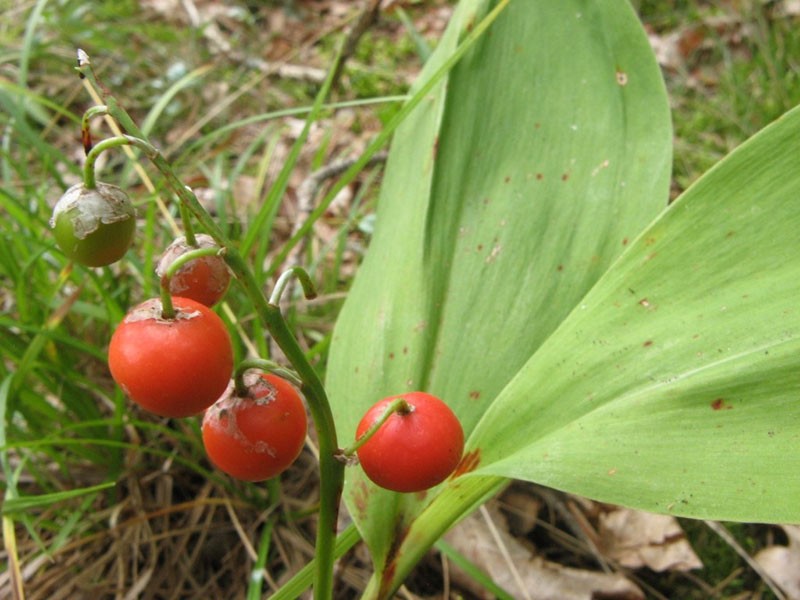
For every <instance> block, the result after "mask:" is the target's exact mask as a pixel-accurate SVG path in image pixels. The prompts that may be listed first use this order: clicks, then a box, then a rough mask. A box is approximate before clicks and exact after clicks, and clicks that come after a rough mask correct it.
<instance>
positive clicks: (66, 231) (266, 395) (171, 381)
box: [50, 107, 464, 492]
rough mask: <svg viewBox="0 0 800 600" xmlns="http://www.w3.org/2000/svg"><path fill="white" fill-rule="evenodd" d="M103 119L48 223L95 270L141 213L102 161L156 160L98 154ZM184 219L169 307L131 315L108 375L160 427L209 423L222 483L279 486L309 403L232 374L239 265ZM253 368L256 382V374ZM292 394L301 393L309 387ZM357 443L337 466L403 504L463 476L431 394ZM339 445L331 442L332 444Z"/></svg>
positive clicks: (166, 262) (148, 150)
mask: <svg viewBox="0 0 800 600" xmlns="http://www.w3.org/2000/svg"><path fill="white" fill-rule="evenodd" d="M104 110H105V107H96V108H95V109H90V111H87V116H86V117H84V129H83V139H84V144H85V148H86V151H87V159H86V165H85V166H84V181H83V183H80V184H77V185H75V186H73V187H71V188H70V189H69V190H67V191H66V193H65V194H64V195H63V196H62V197H61V199H60V200H59V201H58V202H57V203H56V205H55V208H54V210H53V216H52V219H51V222H50V223H51V227H52V229H53V234H54V237H55V239H56V243H57V244H58V247H59V248H60V249H61V251H62V252H63V253H64V254H65V255H66V256H67V257H68V258H69V259H71V260H73V261H75V262H77V263H80V264H83V265H86V266H89V267H103V266H107V265H110V264H112V263H114V262H117V261H119V260H120V259H121V258H122V257H123V256H124V255H125V253H126V252H127V251H128V249H129V248H130V247H131V245H132V243H133V240H134V236H135V229H136V211H135V209H134V206H133V204H132V202H131V201H130V199H129V198H128V195H127V194H126V193H125V191H123V190H122V189H121V188H119V187H117V186H114V185H110V184H107V183H100V182H97V181H96V180H95V174H94V163H95V161H96V159H97V156H98V154H99V153H100V152H102V151H104V150H106V149H109V148H113V147H116V146H120V145H125V144H130V145H135V146H138V147H139V148H141V149H143V150H144V151H145V154H146V155H147V156H148V157H150V158H151V159H154V160H158V159H160V156H159V155H158V152H157V150H155V148H153V147H152V146H151V145H150V144H149V143H148V142H146V141H145V140H143V139H141V138H137V137H134V136H130V135H123V136H117V137H114V138H109V139H107V140H103V141H102V142H100V143H99V144H97V145H96V146H94V147H93V146H92V144H91V136H90V135H89V132H88V125H87V120H88V116H89V115H95V114H105V113H104ZM161 160H163V159H161ZM173 178H174V177H173ZM173 189H176V191H181V192H185V191H186V189H185V188H181V187H177V186H173ZM176 193H177V192H176ZM189 193H191V192H189ZM179 196H180V194H179ZM181 209H182V210H181V216H182V219H183V225H184V230H185V235H183V236H180V237H178V238H177V239H176V240H175V241H174V242H173V243H172V244H170V245H169V247H168V248H167V249H166V250H165V251H164V253H163V255H162V257H161V260H160V261H159V263H158V266H157V268H156V274H157V276H158V278H159V280H160V286H161V295H160V296H159V297H156V298H151V299H149V300H146V301H144V302H142V303H141V304H139V305H138V306H136V307H134V308H133V309H131V310H130V311H129V312H128V313H127V315H126V316H125V317H124V318H123V320H122V322H121V323H120V324H119V326H118V327H117V328H116V330H115V331H114V333H113V335H112V337H111V341H110V344H109V348H108V365H109V369H110V371H111V375H112V377H113V378H114V380H115V381H116V383H117V384H118V385H119V386H120V387H121V388H122V389H123V390H124V392H125V393H126V394H127V396H128V397H129V398H130V399H131V400H133V401H134V402H135V403H136V404H138V405H139V406H141V407H142V408H143V409H145V410H147V411H149V412H152V413H154V414H156V415H159V416H162V417H172V418H181V417H191V416H195V415H200V414H203V413H204V417H203V423H202V437H203V443H204V446H205V449H206V452H207V454H208V457H209V459H210V460H211V462H212V463H213V464H214V465H216V466H217V467H218V468H219V469H221V470H222V471H224V472H226V473H228V474H229V475H231V476H232V477H235V478H238V479H242V480H246V481H261V480H265V479H269V478H272V477H275V476H276V475H278V474H280V473H281V472H283V471H284V470H285V469H287V468H288V467H289V466H290V465H291V464H292V463H293V462H294V461H295V459H297V457H298V456H299V454H300V452H301V450H302V448H303V445H304V443H305V438H306V433H307V428H308V423H307V416H306V405H305V402H304V401H303V398H302V396H301V394H300V392H299V391H298V388H297V386H296V385H293V383H291V382H290V381H289V380H287V379H286V378H283V377H280V376H278V375H277V374H275V373H273V372H270V371H274V370H277V366H276V365H273V364H271V363H268V362H267V361H260V360H259V359H251V360H245V361H243V362H242V364H241V365H239V367H238V368H236V369H234V366H235V365H234V351H233V345H232V342H231V338H230V335H229V333H228V328H227V326H226V325H225V323H224V322H223V320H222V319H221V318H220V317H219V315H218V314H217V313H216V312H215V311H214V310H213V306H214V305H215V304H217V303H218V302H220V301H221V300H222V298H223V297H224V295H225V293H226V291H227V290H228V287H229V284H230V281H231V278H232V277H231V268H232V267H233V266H234V264H238V263H235V262H234V261H232V259H231V256H230V254H229V248H228V247H226V244H227V242H225V241H224V238H222V237H221V236H220V237H218V236H211V235H207V234H197V235H195V234H194V231H193V224H192V219H191V214H190V211H189V210H186V207H185V206H184V205H183V204H182V205H181ZM205 224H206V226H207V227H206V229H207V230H209V231H212V230H213V227H214V226H213V225H209V224H208V223H207V222H206V223H205ZM230 253H232V251H230ZM229 267H231V268H229ZM240 270H241V269H240ZM234 271H235V273H237V274H238V272H239V271H236V270H235V269H234ZM294 274H297V275H299V276H300V278H301V283H303V287H304V289H305V288H307V287H310V280H309V279H308V276H307V275H306V274H305V273H304V272H302V274H300V273H296V272H295V273H294ZM284 285H285V280H284V278H281V279H279V281H278V284H276V288H275V292H273V296H272V297H271V298H270V300H269V302H268V306H269V307H270V309H274V310H278V308H277V305H278V299H279V297H280V293H281V291H282V289H283V286H284ZM254 368H257V369H259V371H260V373H258V374H256V373H252V370H253V369H254ZM248 371H251V372H248ZM289 377H290V379H292V380H296V378H295V377H294V376H292V375H289ZM314 377H315V375H314V376H312V379H314ZM296 382H297V383H298V384H299V385H300V386H301V387H302V386H303V385H304V383H305V380H303V383H300V381H299V380H296ZM323 396H324V394H323ZM323 402H324V399H323ZM326 410H328V411H329V408H326ZM312 413H313V406H312ZM328 414H329V413H328ZM356 435H357V440H356V442H355V444H354V445H353V446H352V447H351V448H349V449H344V450H339V451H338V452H336V453H335V457H334V458H335V459H337V460H339V461H341V462H343V463H350V462H360V464H361V465H362V467H363V469H364V472H365V473H366V475H367V476H368V477H369V478H370V479H371V480H372V481H373V482H375V483H376V484H377V485H379V486H381V487H384V488H387V489H390V490H394V491H397V492H417V491H422V490H425V489H428V488H430V487H433V486H435V485H437V484H439V483H441V482H442V481H443V480H444V479H446V478H447V477H448V476H449V475H450V474H451V473H452V472H453V471H454V469H455V468H456V465H457V464H458V462H459V460H460V458H461V454H462V452H463V447H464V434H463V431H462V429H461V425H460V423H459V421H458V419H457V418H456V416H455V415H454V414H453V412H452V411H451V410H450V408H449V407H448V406H447V405H446V404H445V403H444V402H442V401H441V400H440V399H438V398H436V397H434V396H431V395H430V394H426V393H423V392H413V393H409V394H404V395H402V396H392V397H389V398H386V399H384V400H381V401H380V402H378V403H377V404H375V405H374V406H373V407H372V408H371V409H370V410H369V411H368V412H367V413H366V414H365V415H364V417H363V419H362V420H361V422H360V424H359V425H358V428H357V431H356ZM331 437H332V438H334V439H335V433H334V434H333V435H332V436H331ZM330 455H331V456H332V457H333V455H334V452H330Z"/></svg>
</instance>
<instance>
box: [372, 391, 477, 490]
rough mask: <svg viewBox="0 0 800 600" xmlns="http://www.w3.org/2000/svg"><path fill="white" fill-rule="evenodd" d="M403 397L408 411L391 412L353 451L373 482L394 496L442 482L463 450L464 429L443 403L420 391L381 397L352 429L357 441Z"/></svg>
mask: <svg viewBox="0 0 800 600" xmlns="http://www.w3.org/2000/svg"><path fill="white" fill-rule="evenodd" d="M397 398H403V399H404V400H405V401H406V403H407V404H408V405H409V407H410V409H409V410H402V409H401V410H399V411H398V412H395V413H394V414H392V415H391V416H390V417H389V418H388V419H387V420H386V422H385V423H383V425H381V427H380V428H379V429H378V430H377V431H376V432H375V433H374V435H373V436H372V437H370V438H369V439H368V440H367V441H366V442H365V443H364V444H363V445H362V446H361V447H360V448H359V449H358V450H357V451H356V452H357V454H358V459H359V462H360V463H361V467H362V468H363V469H364V472H365V473H366V474H367V477H369V478H370V479H371V480H372V481H373V482H374V483H376V484H378V485H379V486H381V487H383V488H386V489H389V490H393V491H395V492H419V491H422V490H426V489H428V488H431V487H433V486H435V485H437V484H439V483H441V482H442V481H444V480H445V479H446V478H447V477H448V476H449V475H450V474H451V473H452V472H453V470H454V469H455V468H456V466H457V465H458V462H459V460H460V459H461V454H462V452H463V450H464V431H463V429H462V428H461V423H460V422H459V421H458V418H457V417H456V415H455V414H454V413H453V411H452V410H451V409H450V407H449V406H447V404H445V403H444V402H443V401H441V400H440V399H439V398H437V397H436V396H432V395H430V394H426V393H424V392H411V393H408V394H400V395H399V396H392V397H389V398H384V399H383V400H381V401H380V402H378V403H377V404H375V405H374V406H372V408H370V409H369V410H368V411H367V413H366V414H365V415H364V417H363V418H362V419H361V422H360V423H359V424H358V428H357V429H356V437H357V438H360V437H361V436H362V435H363V434H364V433H365V432H366V431H367V430H368V429H370V427H371V426H372V425H373V424H374V423H375V422H376V421H377V420H378V419H380V417H381V415H383V414H384V412H385V410H386V406H387V405H389V404H390V403H391V402H393V401H394V400H395V399H397Z"/></svg>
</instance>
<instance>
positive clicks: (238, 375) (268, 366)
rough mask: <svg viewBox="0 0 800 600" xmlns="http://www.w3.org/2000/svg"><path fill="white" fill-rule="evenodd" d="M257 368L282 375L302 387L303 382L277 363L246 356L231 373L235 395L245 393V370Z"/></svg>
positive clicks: (243, 394)
mask: <svg viewBox="0 0 800 600" xmlns="http://www.w3.org/2000/svg"><path fill="white" fill-rule="evenodd" d="M253 369H258V370H260V371H264V372H267V373H274V374H275V375H278V376H279V377H283V378H284V379H287V380H289V381H291V382H292V383H293V384H294V385H296V386H297V387H302V385H303V382H302V381H300V379H299V378H298V377H297V374H296V373H293V372H291V371H289V370H287V369H284V368H283V367H281V366H280V365H279V364H278V363H276V362H273V361H271V360H267V359H265V358H246V359H244V360H243V361H242V362H240V363H239V366H237V367H236V370H235V371H234V373H233V386H234V388H233V389H234V393H235V394H236V395H237V396H245V395H246V394H247V384H246V383H245V381H244V375H245V373H246V372H247V371H250V370H253Z"/></svg>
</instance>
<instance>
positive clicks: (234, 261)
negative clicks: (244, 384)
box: [78, 51, 344, 600]
mask: <svg viewBox="0 0 800 600" xmlns="http://www.w3.org/2000/svg"><path fill="white" fill-rule="evenodd" d="M78 71H79V73H80V74H81V76H83V77H85V78H86V79H87V80H88V81H89V83H90V84H91V85H92V86H93V87H94V89H95V90H97V91H98V93H100V94H101V96H102V97H103V98H104V100H105V103H106V106H107V107H108V114H109V115H110V116H111V117H113V118H114V119H115V120H116V121H117V123H119V125H120V126H121V127H122V128H123V129H125V130H126V131H127V132H128V133H130V134H132V135H135V136H137V137H142V138H143V137H144V135H143V134H142V132H141V130H140V129H139V127H138V126H137V125H136V123H134V121H133V119H131V117H130V115H128V113H127V111H125V109H124V108H122V107H121V106H120V104H119V103H118V102H117V100H116V98H115V97H114V96H113V95H111V94H110V93H109V92H108V90H107V89H105V88H104V87H103V86H102V85H101V84H100V83H99V82H98V80H97V78H96V76H95V73H94V71H93V69H92V65H91V62H90V60H89V57H88V55H86V53H85V52H83V51H79V66H78ZM145 154H146V156H147V158H148V159H149V160H150V161H151V162H152V164H153V165H154V166H155V167H156V168H157V169H158V170H159V172H160V173H161V175H162V176H163V177H164V179H165V180H166V182H167V184H168V185H169V186H170V188H172V191H173V192H175V194H176V195H177V196H178V198H179V199H180V201H181V203H183V204H185V205H186V207H187V208H188V210H189V211H190V212H191V214H192V215H193V216H194V217H195V219H197V221H198V222H199V223H200V225H201V226H202V228H203V230H204V231H206V232H207V233H208V234H209V235H210V236H211V237H213V238H214V239H215V240H216V242H217V243H218V244H219V245H220V246H221V247H224V248H226V249H227V252H226V254H225V262H227V263H228V266H229V267H230V269H231V271H232V272H233V274H234V275H235V276H236V278H237V279H238V281H239V283H240V285H241V286H242V288H243V289H244V291H245V293H246V294H247V296H248V297H249V298H250V301H251V302H252V303H253V306H254V308H255V310H256V313H257V314H258V317H259V319H260V320H261V321H262V322H263V323H264V325H265V326H266V328H267V330H268V331H269V333H270V335H271V336H272V339H273V340H275V343H276V344H277V345H278V346H279V347H280V348H281V350H282V351H283V353H284V355H285V356H286V359H287V360H288V361H289V363H290V364H291V365H292V367H293V368H294V369H295V370H296V371H297V374H298V376H299V377H300V380H301V381H302V382H303V384H302V386H301V390H302V392H303V394H304V395H305V397H306V400H307V401H308V406H309V410H310V411H311V417H312V419H313V420H314V424H315V426H316V429H317V435H318V440H319V469H320V512H319V517H318V535H317V540H316V577H315V583H314V596H315V598H318V599H319V600H329V599H330V598H332V597H333V561H334V548H335V542H336V526H337V519H338V515H339V502H340V500H341V494H342V486H343V483H344V465H343V464H342V463H341V462H340V461H338V460H336V457H335V454H336V451H337V449H338V442H337V439H336V428H335V426H334V420H333V412H332V411H331V408H330V404H329V402H328V398H327V395H326V393H325V389H324V387H323V385H322V381H321V380H320V379H319V376H318V375H317V373H316V371H315V370H314V368H313V367H312V366H311V364H310V363H309V362H308V360H307V359H306V357H305V354H304V353H303V349H302V348H301V347H300V345H299V344H298V343H297V340H296V339H295V337H294V335H292V332H291V331H290V330H289V328H288V326H287V325H286V321H285V320H284V319H283V315H282V314H281V312H280V309H279V308H278V307H277V306H274V305H271V304H269V303H268V302H267V300H266V298H265V297H264V294H263V293H262V292H261V288H260V286H259V285H258V282H257V281H256V279H255V276H254V275H253V272H252V271H251V270H250V268H249V267H248V266H247V263H246V262H245V260H244V258H243V257H242V255H241V254H240V253H239V252H238V251H237V250H236V249H235V248H234V247H233V246H232V245H231V244H230V242H229V241H228V240H227V238H226V237H225V235H224V233H223V232H222V230H221V229H220V227H219V226H218V225H217V223H216V222H215V221H214V219H213V218H212V217H211V215H209V214H208V212H207V211H206V210H205V209H204V208H203V206H202V205H201V204H200V202H199V201H198V200H197V197H196V196H195V195H194V193H193V192H192V190H191V189H189V188H187V187H186V186H185V185H183V183H182V182H181V181H180V180H179V179H178V177H177V176H176V175H175V173H174V171H173V170H172V167H171V165H170V164H169V163H168V162H167V160H166V159H165V158H164V157H163V156H162V155H161V154H160V153H159V152H158V151H157V150H155V148H153V150H152V151H147V152H146V153H145Z"/></svg>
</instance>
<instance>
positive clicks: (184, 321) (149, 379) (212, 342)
mask: <svg viewBox="0 0 800 600" xmlns="http://www.w3.org/2000/svg"><path fill="white" fill-rule="evenodd" d="M172 301H173V304H174V307H175V311H176V314H175V317H174V318H173V319H164V318H163V317H162V307H161V301H160V300H159V299H158V298H154V299H152V300H147V301H146V302H143V303H142V304H140V305H139V306H137V307H136V308H134V309H133V310H131V311H130V312H129V313H128V314H127V315H126V317H125V319H123V321H122V323H120V325H119V327H117V330H116V331H115V332H114V335H113V336H112V337H111V344H110V345H109V348H108V366H109V368H110V369H111V375H112V376H113V377H114V380H115V381H116V382H117V383H118V384H119V386H120V387H121V388H122V389H123V390H125V393H126V394H128V396H129V397H130V398H131V400H133V401H134V402H136V403H137V404H139V405H140V406H141V407H142V408H144V409H146V410H149V411H150V412H153V413H155V414H157V415H161V416H164V417H188V416H190V415H195V414H198V413H201V412H202V411H204V410H205V409H206V408H208V407H209V406H211V404H213V403H214V401H215V400H216V399H217V398H219V396H220V394H222V392H224V391H225V388H226V387H227V385H228V382H229V381H230V377H231V372H232V371H233V347H232V345H231V340H230V336H229V335H228V330H227V329H226V328H225V324H224V323H223V321H222V319H220V318H219V316H218V315H217V314H216V313H215V312H214V311H212V310H211V309H209V308H208V307H206V306H204V305H203V304H200V303H199V302H195V301H194V300H190V299H188V298H178V297H174V298H173V299H172Z"/></svg>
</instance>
